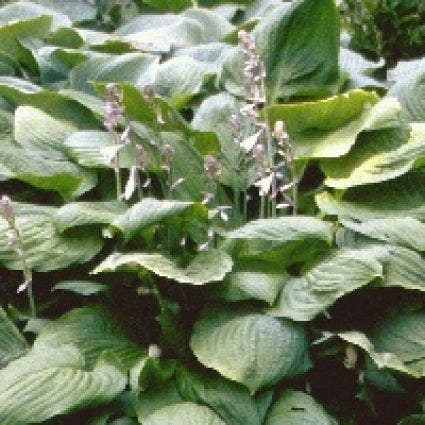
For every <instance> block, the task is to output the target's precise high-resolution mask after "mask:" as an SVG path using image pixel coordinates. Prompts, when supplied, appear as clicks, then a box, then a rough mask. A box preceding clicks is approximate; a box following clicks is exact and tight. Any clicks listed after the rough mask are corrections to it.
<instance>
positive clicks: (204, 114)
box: [192, 92, 252, 190]
mask: <svg viewBox="0 0 425 425" xmlns="http://www.w3.org/2000/svg"><path fill="white" fill-rule="evenodd" d="M243 106H244V103H242V102H240V101H239V100H237V99H236V98H235V97H233V96H231V95H229V94H228V93H225V92H223V93H219V94H217V95H214V96H210V97H208V98H207V99H205V100H204V101H203V102H202V104H201V106H200V107H199V109H198V110H197V112H196V114H195V116H194V118H193V120H192V127H193V128H194V129H196V130H201V131H211V132H214V133H216V134H217V137H218V139H219V141H220V144H221V155H220V157H219V159H220V163H221V168H222V173H221V176H220V177H219V180H220V181H221V182H222V183H223V184H225V185H228V186H231V187H235V186H236V187H237V188H239V189H240V190H243V189H245V188H246V186H247V184H248V181H249V180H250V177H251V176H249V174H250V172H246V173H244V174H246V175H247V176H244V175H241V174H240V173H238V172H237V171H235V169H236V168H237V167H238V166H239V161H240V156H241V152H242V151H241V149H240V148H239V147H238V146H237V145H236V144H235V140H234V136H233V131H232V127H231V125H230V117H231V116H232V114H239V112H240V109H241V108H242V107H243ZM242 127H243V129H242V132H241V135H242V136H243V135H244V134H245V133H246V135H250V134H252V129H251V128H248V124H247V122H245V121H243V123H242ZM249 131H251V133H248V132H249ZM245 155H246V154H245Z"/></svg>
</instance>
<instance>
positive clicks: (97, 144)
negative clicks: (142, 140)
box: [64, 130, 135, 168]
mask: <svg viewBox="0 0 425 425" xmlns="http://www.w3.org/2000/svg"><path fill="white" fill-rule="evenodd" d="M64 144H65V146H66V149H67V152H68V155H69V156H70V157H71V158H73V159H74V160H75V161H76V162H78V163H79V164H80V165H83V166H84V167H87V168H112V164H111V155H110V153H109V150H111V149H113V148H114V147H115V146H116V142H115V140H114V137H113V136H112V135H111V134H109V133H107V132H106V131H98V130H86V131H77V132H76V133H73V134H71V135H70V136H69V137H68V138H67V139H66V140H65V143H64ZM132 165H135V160H134V148H133V145H131V144H128V145H126V146H124V147H123V148H122V149H121V150H120V167H121V168H130V167H131V166H132Z"/></svg>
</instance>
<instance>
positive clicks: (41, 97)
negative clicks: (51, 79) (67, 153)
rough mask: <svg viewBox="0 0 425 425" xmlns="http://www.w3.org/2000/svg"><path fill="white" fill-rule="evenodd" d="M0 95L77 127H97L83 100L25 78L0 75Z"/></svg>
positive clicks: (97, 123)
mask: <svg viewBox="0 0 425 425" xmlns="http://www.w3.org/2000/svg"><path fill="white" fill-rule="evenodd" d="M0 96H2V97H4V98H5V100H7V101H8V102H9V103H10V104H12V105H13V106H19V105H29V106H34V107H35V108H38V109H40V110H42V111H44V112H46V113H47V114H49V115H51V116H52V117H55V118H59V119H62V120H66V121H69V122H71V123H74V124H75V125H77V126H78V127H79V128H81V129H84V128H93V127H94V128H98V127H99V125H100V120H99V118H98V117H96V116H95V114H94V113H93V111H91V110H90V109H89V108H88V107H87V106H85V105H84V103H83V102H80V101H78V100H75V99H74V98H72V97H70V96H67V95H66V94H61V93H58V92H53V91H48V90H46V89H42V88H41V87H39V86H36V85H34V84H32V83H30V82H28V81H26V80H22V79H19V78H14V77H0Z"/></svg>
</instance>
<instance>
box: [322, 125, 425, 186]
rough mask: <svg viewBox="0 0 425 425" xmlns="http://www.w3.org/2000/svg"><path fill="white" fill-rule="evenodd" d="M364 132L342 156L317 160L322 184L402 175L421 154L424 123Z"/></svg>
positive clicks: (368, 181)
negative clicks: (412, 129) (411, 129)
mask: <svg viewBox="0 0 425 425" xmlns="http://www.w3.org/2000/svg"><path fill="white" fill-rule="evenodd" d="M422 127H423V129H422V131H420V132H419V131H416V132H413V134H412V137H410V136H409V128H408V127H407V126H405V127H404V128H403V127H401V128H398V129H391V130H381V131H373V132H366V133H363V134H361V135H360V136H359V138H358V142H357V144H356V145H355V146H354V147H353V149H352V150H351V151H350V152H349V153H348V154H347V155H345V156H343V157H341V158H338V159H336V158H332V159H331V158H330V159H326V160H322V161H321V168H322V170H323V172H324V173H325V174H326V175H327V179H326V180H325V184H326V185H327V186H331V187H334V188H337V189H347V188H348V187H353V186H361V185H365V184H371V183H379V182H382V181H386V180H391V179H394V178H396V177H399V176H401V175H403V174H406V173H407V172H408V171H409V170H410V169H411V168H412V167H413V166H414V163H415V159H416V158H417V157H423V156H424V155H425V131H424V130H425V126H422Z"/></svg>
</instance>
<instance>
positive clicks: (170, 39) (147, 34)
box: [117, 14, 205, 52]
mask: <svg viewBox="0 0 425 425" xmlns="http://www.w3.org/2000/svg"><path fill="white" fill-rule="evenodd" d="M117 35H119V36H121V39H122V40H124V41H127V42H129V43H131V44H132V45H133V46H134V47H136V48H138V49H140V50H143V51H148V52H149V51H152V52H169V51H170V50H171V49H172V48H173V47H177V48H178V47H188V46H193V45H196V44H200V43H203V42H204V39H205V30H204V27H203V26H202V24H201V23H200V22H199V21H198V20H195V19H192V18H189V17H186V16H183V15H173V14H163V15H141V16H138V17H136V18H134V19H133V20H131V21H130V22H129V23H127V24H125V25H123V26H122V27H121V28H119V29H118V30H117Z"/></svg>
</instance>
